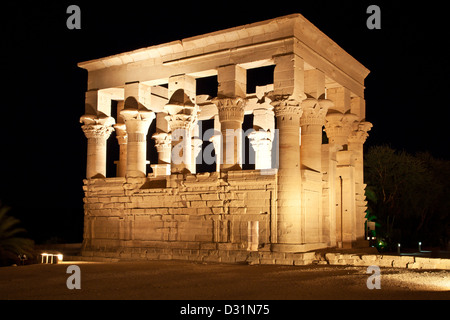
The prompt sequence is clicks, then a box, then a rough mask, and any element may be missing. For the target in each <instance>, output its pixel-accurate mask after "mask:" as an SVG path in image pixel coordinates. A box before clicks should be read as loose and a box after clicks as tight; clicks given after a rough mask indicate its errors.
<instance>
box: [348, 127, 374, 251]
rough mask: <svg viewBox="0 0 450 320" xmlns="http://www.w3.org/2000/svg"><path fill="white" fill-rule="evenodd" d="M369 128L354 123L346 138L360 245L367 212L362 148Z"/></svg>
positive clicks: (362, 239)
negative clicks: (351, 160)
mask: <svg viewBox="0 0 450 320" xmlns="http://www.w3.org/2000/svg"><path fill="white" fill-rule="evenodd" d="M371 128H372V124H371V123H370V122H366V121H361V122H359V123H358V122H356V123H355V128H354V130H353V131H352V132H351V134H350V136H349V138H348V150H349V151H350V152H353V155H354V158H355V193H356V194H355V197H356V241H357V242H358V244H360V245H363V244H365V242H364V241H365V238H364V235H365V229H364V223H365V220H366V219H365V216H366V210H367V202H366V196H365V189H366V184H364V159H363V153H364V149H363V148H364V143H365V142H366V140H367V137H368V136H369V134H368V132H369V131H370V129H371Z"/></svg>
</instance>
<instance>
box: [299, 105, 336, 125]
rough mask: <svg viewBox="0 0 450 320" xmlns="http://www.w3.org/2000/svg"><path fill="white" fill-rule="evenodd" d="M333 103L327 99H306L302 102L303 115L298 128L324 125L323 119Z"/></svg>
mask: <svg viewBox="0 0 450 320" xmlns="http://www.w3.org/2000/svg"><path fill="white" fill-rule="evenodd" d="M333 105H334V104H333V102H332V101H331V100H327V99H315V98H307V99H305V100H303V101H302V109H303V115H302V117H301V118H300V126H305V125H319V126H323V125H324V124H325V117H326V115H327V112H328V110H329V109H330V108H332V107H333Z"/></svg>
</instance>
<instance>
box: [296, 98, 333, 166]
mask: <svg viewBox="0 0 450 320" xmlns="http://www.w3.org/2000/svg"><path fill="white" fill-rule="evenodd" d="M332 105H333V103H332V102H331V101H330V100H326V99H314V98H308V99H306V100H303V102H302V109H303V115H302V117H301V118H300V127H301V128H302V133H301V134H302V135H301V147H300V154H301V156H300V158H301V169H309V170H313V171H316V172H321V167H322V131H323V125H324V124H325V116H326V114H327V112H328V108H330V106H332Z"/></svg>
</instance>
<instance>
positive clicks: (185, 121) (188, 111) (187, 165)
mask: <svg viewBox="0 0 450 320" xmlns="http://www.w3.org/2000/svg"><path fill="white" fill-rule="evenodd" d="M168 91H169V97H170V98H169V102H168V103H167V104H166V105H165V106H164V111H165V112H166V113H167V114H168V116H166V117H165V118H166V120H167V122H168V125H169V130H170V133H171V140H172V150H171V172H172V173H187V172H191V169H192V145H191V144H192V135H191V133H192V127H193V125H194V123H195V122H196V121H197V112H198V107H197V105H196V102H195V99H196V96H195V78H193V77H191V76H188V75H185V74H182V75H177V76H172V77H170V78H169V88H168Z"/></svg>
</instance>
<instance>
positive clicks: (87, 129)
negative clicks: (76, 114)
mask: <svg viewBox="0 0 450 320" xmlns="http://www.w3.org/2000/svg"><path fill="white" fill-rule="evenodd" d="M80 123H83V124H84V125H83V126H82V127H81V128H82V129H83V132H84V134H85V135H86V138H88V139H91V138H104V139H108V138H109V136H110V135H111V133H112V132H113V131H114V129H113V128H112V126H113V125H114V124H115V123H116V121H115V120H114V118H111V117H108V116H106V115H104V114H101V115H98V114H96V115H93V114H85V115H83V116H81V117H80Z"/></svg>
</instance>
